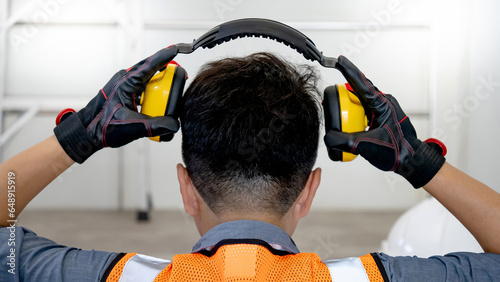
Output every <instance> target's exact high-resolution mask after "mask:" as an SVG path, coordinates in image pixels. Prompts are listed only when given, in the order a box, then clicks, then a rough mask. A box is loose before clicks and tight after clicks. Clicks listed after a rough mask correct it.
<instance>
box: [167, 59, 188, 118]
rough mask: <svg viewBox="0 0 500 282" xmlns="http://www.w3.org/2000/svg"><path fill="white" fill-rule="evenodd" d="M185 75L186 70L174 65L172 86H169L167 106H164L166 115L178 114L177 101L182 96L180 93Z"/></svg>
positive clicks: (182, 89) (184, 82)
mask: <svg viewBox="0 0 500 282" xmlns="http://www.w3.org/2000/svg"><path fill="white" fill-rule="evenodd" d="M186 77H187V73H186V70H185V69H184V68H182V67H180V66H178V67H176V69H175V73H174V77H173V79H172V86H171V88H170V95H169V96H168V102H167V107H166V108H165V115H166V116H167V115H169V116H174V117H178V116H179V106H180V104H179V103H180V101H181V98H182V93H183V92H184V85H185V84H186Z"/></svg>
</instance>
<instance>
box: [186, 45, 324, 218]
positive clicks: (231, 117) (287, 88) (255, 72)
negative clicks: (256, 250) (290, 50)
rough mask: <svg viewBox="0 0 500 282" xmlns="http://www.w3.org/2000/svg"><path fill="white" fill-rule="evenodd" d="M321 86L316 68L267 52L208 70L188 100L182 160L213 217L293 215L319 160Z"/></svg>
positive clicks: (195, 83)
mask: <svg viewBox="0 0 500 282" xmlns="http://www.w3.org/2000/svg"><path fill="white" fill-rule="evenodd" d="M316 83H317V76H316V74H315V72H314V70H313V69H312V68H311V67H308V66H293V65H291V64H289V63H287V62H285V61H284V60H282V59H280V58H278V57H276V56H274V55H272V54H269V53H258V54H253V55H250V56H247V57H243V58H228V59H223V60H219V61H215V62H211V63H208V64H207V65H205V66H203V67H202V69H201V70H200V72H199V74H198V75H197V77H196V78H195V79H194V81H193V82H192V83H191V85H190V86H189V88H188V89H187V91H186V93H185V94H184V97H183V99H184V110H183V114H182V115H181V123H182V133H183V134H182V154H183V158H184V162H185V164H186V168H187V171H188V172H189V175H190V177H191V179H192V181H193V184H194V186H195V187H196V189H197V191H198V192H199V194H200V195H201V197H202V198H203V200H204V201H205V202H206V203H207V205H208V206H209V207H210V209H211V210H212V211H213V212H214V213H215V214H224V213H230V212H238V213H244V212H255V211H258V212H268V213H272V214H277V215H281V216H282V215H284V214H285V213H286V212H287V211H288V210H289V209H290V207H291V205H292V204H293V202H294V201H295V200H296V199H297V197H298V195H299V194H300V193H301V191H302V189H303V188H304V186H305V184H306V182H307V180H308V177H309V174H310V172H311V170H312V167H313V165H314V163H315V161H316V155H317V149H318V138H319V126H320V121H319V117H320V114H319V111H320V106H319V97H320V95H319V94H318V91H317V88H316Z"/></svg>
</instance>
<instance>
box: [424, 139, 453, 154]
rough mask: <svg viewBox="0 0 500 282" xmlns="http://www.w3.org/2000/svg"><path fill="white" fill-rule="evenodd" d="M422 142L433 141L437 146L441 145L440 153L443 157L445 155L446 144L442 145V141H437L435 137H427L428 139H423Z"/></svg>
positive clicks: (446, 150) (446, 151)
mask: <svg viewBox="0 0 500 282" xmlns="http://www.w3.org/2000/svg"><path fill="white" fill-rule="evenodd" d="M424 142H425V143H427V144H429V143H434V144H436V145H438V146H439V147H441V150H442V152H441V155H442V156H443V157H444V156H446V154H447V153H448V149H446V145H444V143H443V142H441V141H439V140H438V139H436V138H429V139H427V140H425V141H424Z"/></svg>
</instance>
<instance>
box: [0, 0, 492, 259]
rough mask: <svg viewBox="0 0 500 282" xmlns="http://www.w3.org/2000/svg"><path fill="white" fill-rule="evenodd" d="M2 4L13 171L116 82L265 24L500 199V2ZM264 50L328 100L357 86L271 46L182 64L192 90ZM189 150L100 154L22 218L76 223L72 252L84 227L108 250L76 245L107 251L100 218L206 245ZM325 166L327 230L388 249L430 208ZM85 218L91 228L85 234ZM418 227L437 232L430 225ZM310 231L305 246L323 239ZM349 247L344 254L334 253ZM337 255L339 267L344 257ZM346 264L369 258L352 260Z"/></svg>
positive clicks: (389, 180) (3, 84) (227, 49)
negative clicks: (355, 72)
mask: <svg viewBox="0 0 500 282" xmlns="http://www.w3.org/2000/svg"><path fill="white" fill-rule="evenodd" d="M0 5H1V6H0V27H1V41H0V42H1V44H0V133H1V137H0V146H1V147H0V150H1V151H0V157H1V160H2V161H3V160H6V159H8V158H9V157H11V156H13V155H15V154H16V153H18V152H20V151H22V150H24V149H26V148H28V147H29V146H31V145H34V144H36V143H38V142H39V141H41V140H43V139H45V138H47V137H48V136H50V135H51V134H52V130H53V127H54V125H55V124H54V121H55V117H56V115H57V114H58V113H59V112H60V111H61V110H62V109H64V108H68V107H71V108H74V109H76V110H78V109H80V108H82V107H84V106H85V105H86V103H87V102H88V101H89V100H90V99H91V98H93V97H94V96H95V95H96V94H97V92H98V90H99V89H100V88H101V87H102V86H103V85H104V84H105V83H106V82H107V81H108V80H109V79H110V78H111V76H112V75H113V74H114V73H115V72H116V71H118V70H120V69H124V68H128V67H129V66H131V65H133V64H135V63H136V62H138V61H140V60H142V59H143V58H145V57H147V56H149V55H151V54H152V53H154V52H155V51H157V50H159V49H161V48H164V47H166V46H169V45H171V44H175V43H180V42H191V41H192V40H193V39H195V38H197V37H199V36H200V35H202V34H203V33H205V32H206V31H207V30H209V29H210V28H212V27H213V26H215V25H218V24H220V23H222V22H225V21H228V20H233V19H238V18H247V17H261V18H269V19H273V20H277V21H281V22H283V23H286V24H288V25H290V26H292V27H295V28H296V29H298V30H300V31H302V32H303V33H305V34H306V35H307V36H308V37H309V38H310V39H312V40H313V41H314V42H315V44H316V46H317V47H318V49H319V50H322V51H323V52H324V54H325V55H327V56H334V57H336V56H338V55H341V54H342V55H345V56H347V57H348V58H349V59H350V60H351V61H353V62H354V63H355V64H356V65H357V66H358V67H359V68H360V69H361V70H363V72H364V73H365V74H366V76H367V77H368V78H370V79H371V80H372V81H373V82H374V84H375V85H377V86H378V88H379V89H380V90H382V91H383V92H384V93H391V94H393V95H395V96H396V97H397V99H398V100H399V102H400V104H401V106H402V108H403V109H404V110H405V112H406V113H407V114H408V115H409V117H410V118H411V120H412V122H413V124H414V125H415V127H416V129H417V132H418V134H419V138H420V139H422V140H425V139H427V138H429V137H434V138H438V139H440V140H442V141H443V142H444V143H445V144H446V145H447V147H448V155H447V160H448V161H449V162H450V163H451V164H453V165H454V166H457V167H458V168H460V169H462V170H464V171H465V172H467V173H468V174H470V175H472V176H473V177H475V178H477V179H479V180H481V181H482V182H484V183H485V184H487V185H489V186H491V187H492V188H494V189H496V190H497V191H500V188H499V185H498V184H499V183H500V174H499V173H498V169H499V166H498V165H497V160H498V159H500V150H499V149H498V146H497V141H496V140H498V138H499V137H500V135H499V133H498V132H497V131H496V130H497V129H498V128H499V126H498V125H495V124H496V120H497V117H496V116H494V114H495V110H496V109H497V108H498V107H499V106H500V97H499V96H500V95H499V94H500V68H499V67H498V63H499V62H500V53H499V52H498V50H500V25H499V24H498V20H497V16H498V15H497V13H498V11H500V3H499V2H498V1H494V0H479V1H466V0H455V1H451V0H439V1H431V0H423V1H411V0H375V1H374V0H371V1H368V0H357V1H340V0H335V1H333V0H309V1H295V0H293V1H290V0H274V1H265V0H253V1H250V0H205V1H202V0H192V1H189V0H186V1H171V0H163V1H161V0H143V1H138V0H136V1H134V0H86V1H83V0H0ZM259 51H270V52H274V53H277V54H280V55H281V56H283V57H285V58H287V59H289V60H291V61H293V62H297V63H309V64H312V65H316V66H318V70H319V71H321V74H322V81H321V85H320V88H321V89H323V88H324V87H326V86H328V85H331V84H336V83H344V82H345V80H344V79H343V77H342V76H341V75H340V73H339V72H337V71H336V70H334V69H323V68H319V64H317V63H313V62H309V61H306V60H305V59H304V58H303V57H302V56H301V55H299V54H298V53H296V52H295V51H294V50H291V49H289V48H288V47H286V46H284V45H282V44H279V43H277V42H275V41H271V40H268V39H257V38H246V39H239V40H235V41H231V42H228V43H225V44H223V45H220V46H217V47H215V48H214V49H211V50H197V51H195V52H194V53H193V54H190V55H182V54H181V55H179V56H178V57H177V58H176V59H175V60H176V61H177V62H178V63H179V64H181V65H182V66H183V67H184V68H185V69H186V70H187V71H188V73H189V75H190V77H191V79H189V80H188V82H187V83H188V84H189V83H190V81H191V80H192V77H194V76H195V75H196V73H197V71H198V69H199V67H200V66H201V65H202V64H204V63H206V62H208V61H211V60H217V59H220V58H223V57H228V56H243V55H247V54H250V53H253V52H259ZM180 140H181V136H180V133H179V134H177V135H176V137H175V138H174V140H173V141H172V142H170V143H161V144H160V143H156V142H152V141H149V140H147V139H145V140H140V141H138V142H134V143H133V144H130V145H128V146H126V147H124V148H120V149H106V150H101V151H99V152H98V153H96V154H95V155H94V156H93V157H92V158H90V159H89V160H88V161H87V162H85V163H84V164H83V165H77V164H75V165H74V166H72V167H71V168H70V169H69V170H68V171H66V172H65V173H64V174H63V175H61V176H60V177H59V178H58V179H56V180H55V181H54V182H53V183H52V184H50V186H49V187H48V188H47V189H45V190H44V191H43V192H42V193H40V194H39V195H38V197H37V198H36V199H34V200H33V201H32V202H31V203H30V205H29V206H28V207H27V209H26V214H27V215H30V216H27V215H26V216H25V215H23V216H24V217H23V218H22V219H23V220H26V223H27V224H32V225H36V224H37V222H40V221H43V220H44V219H43V218H45V220H49V221H48V222H50V223H51V224H50V228H49V229H51V228H57V227H54V226H57V225H58V224H56V223H59V222H60V221H61V220H63V219H55V217H57V216H63V217H64V216H66V217H67V218H65V219H64V220H65V221H64V220H63V221H64V222H67V223H68V224H69V223H70V222H73V223H72V224H74V225H71V224H69V225H68V224H67V225H62V226H66V228H67V227H68V226H71V228H67V231H68V233H65V232H62V231H61V230H60V229H59V231H57V232H56V233H57V234H59V235H60V236H59V237H61V238H60V239H61V240H62V241H63V243H65V242H66V243H68V244H71V242H70V241H64V240H69V239H71V238H73V239H74V238H75V235H74V233H71V230H73V231H74V229H73V228H78V226H81V225H80V224H79V222H86V224H85V228H86V229H88V230H90V232H93V231H92V230H95V234H94V235H95V236H96V237H88V236H90V235H88V234H87V235H88V236H87V235H85V236H87V237H85V236H84V235H80V237H82V238H81V239H82V240H81V241H79V242H77V243H74V244H79V246H82V247H89V248H98V247H96V246H95V240H93V239H88V238H100V237H99V236H100V234H101V233H99V230H101V231H102V227H95V228H94V229H92V228H93V226H94V224H96V222H99V219H100V218H107V219H108V220H109V221H106V222H105V223H104V224H105V225H107V226H110V225H109V224H110V223H109V222H117V221H116V218H120V217H123V216H124V218H127V219H123V220H124V222H125V223H124V224H123V225H130V226H133V228H146V227H145V226H144V225H135V224H136V223H135V221H134V220H135V217H136V215H134V213H135V212H137V211H140V212H149V211H153V215H154V214H155V213H157V214H158V216H153V223H150V224H154V222H155V221H154V220H155V219H158V218H161V217H162V215H165V214H168V216H170V217H171V218H172V220H178V221H179V222H180V223H179V224H177V225H176V227H175V228H177V229H179V230H183V229H184V228H185V227H186V226H187V227H186V228H187V229H191V230H190V231H192V232H191V233H194V235H193V237H189V238H193V240H194V239H196V231H195V229H194V225H193V224H192V222H191V221H190V219H189V218H188V217H187V215H186V214H185V213H184V212H183V208H182V202H181V198H180V193H179V192H178V184H177V177H176V171H175V165H176V164H177V163H179V162H182V158H181V153H180V145H181V144H180V143H181V142H180ZM317 166H318V167H322V168H323V171H324V173H323V179H322V185H321V187H320V189H319V191H318V193H317V197H316V199H315V202H314V204H313V214H314V213H316V214H315V215H317V217H316V218H320V216H323V217H324V218H325V219H326V220H327V219H329V218H338V217H337V216H334V215H339V216H340V215H343V216H349V215H350V216H353V217H352V219H351V220H347V221H346V222H347V223H348V225H349V223H350V224H359V226H360V228H362V229H361V230H358V229H357V231H353V232H357V233H358V234H370V232H373V231H370V230H373V229H377V228H379V229H378V231H377V232H378V233H377V234H378V235H376V236H375V235H374V236H375V237H374V238H378V239H373V238H372V239H370V240H371V241H373V244H375V246H376V245H379V244H380V239H382V238H385V237H386V235H387V232H388V231H389V229H390V226H391V225H392V223H393V222H394V221H395V219H396V218H398V216H399V215H400V214H401V213H402V212H403V211H405V210H407V209H409V208H410V207H413V206H415V205H417V204H419V203H421V202H422V201H423V200H425V199H427V198H428V195H426V193H425V191H423V189H419V190H415V189H413V188H412V187H411V186H410V185H409V184H408V183H406V182H405V180H404V179H403V178H401V177H399V176H397V175H395V174H392V173H384V172H381V171H378V170H377V169H376V168H373V167H372V166H371V165H370V164H369V163H368V162H366V161H365V160H364V159H362V158H357V159H356V160H354V161H353V162H350V163H333V162H331V161H330V160H329V159H328V156H327V154H326V149H325V148H324V145H323V144H320V154H319V158H318V161H317ZM19 177H22V176H19ZM62 211H64V213H63V212H62ZM83 211H85V212H83ZM44 212H46V213H44ZM96 212H97V213H96ZM49 215H50V216H49ZM86 215H88V216H89V217H90V218H93V219H89V220H88V221H84V219H82V216H86ZM111 215H114V216H115V217H113V216H111ZM375 215H380V217H378V218H374V216H375ZM44 216H45V217H44ZM110 216H111V217H110ZM47 218H49V219H47ZM128 218H130V221H128ZM431 218H432V216H431ZM321 220H322V219H320V220H319V221H321ZM377 220H382V221H383V222H382V221H381V222H378V221H377ZM118 222H119V221H118ZM156 222H157V224H158V221H156ZM328 222H329V221H328V220H327V221H326V222H322V224H328ZM353 222H354V223H353ZM376 222H378V223H376ZM59 224H62V223H59ZM332 224H333V223H332ZM418 224H422V225H423V226H427V224H426V221H422V222H420V223H418ZM163 225H165V226H170V227H168V228H167V229H169V228H172V227H171V226H172V225H171V224H170V223H168V222H167V221H166V220H163V219H162V220H161V221H160V226H157V227H154V228H158V229H154V230H160V231H158V232H161V230H162V228H161V226H163ZM306 225H307V224H306ZM307 226H309V227H308V228H304V229H303V231H300V230H299V231H298V232H303V233H299V235H297V236H299V237H300V236H302V235H301V234H304V236H305V234H309V233H314V232H312V231H311V229H310V228H313V227H311V226H310V225H307ZM363 226H365V227H366V228H364V229H363ZM27 227H32V226H27ZM39 228H42V229H43V228H47V226H46V225H44V224H40V227H39ZM62 228H64V227H62ZM148 228H152V227H148ZM33 229H35V231H37V230H36V228H34V227H33ZM49 229H47V231H46V232H50V230H49ZM112 229H113V228H112ZM118 229H119V228H118ZM55 230H57V229H55ZM113 230H116V228H115V229H113ZM336 230H339V229H336ZM340 230H342V228H340ZM345 230H348V229H345ZM349 230H350V229H349ZM44 232H45V231H44ZM110 232H111V231H110ZM150 232H154V231H150ZM332 232H333V231H331V230H330V231H327V230H325V231H324V233H321V232H320V233H316V234H317V235H316V237H309V239H307V240H309V244H311V245H308V247H307V249H308V250H309V251H314V250H315V248H319V249H321V250H323V251H325V250H330V249H325V248H324V247H321V246H323V245H327V243H328V241H332V240H333V241H335V240H336V239H332V238H331V234H333V233H332ZM366 232H368V233H366ZM39 233H40V232H39ZM123 233H127V232H125V231H124V232H122V234H123ZM57 234H56V235H57ZM179 234H180V235H179ZM179 234H178V237H179V236H180V237H182V236H183V235H182V232H180V233H179ZM318 234H319V235H318ZM321 234H324V235H321ZM42 235H44V234H42ZM49 235H50V234H49ZM49 235H47V236H49ZM54 236H55V235H54ZM329 236H330V237H329ZM367 236H368V237H369V235H367ZM377 236H378V237H377ZM59 237H58V238H59ZM76 237H78V236H76ZM111 237H112V236H111ZM347 237H349V236H347ZM85 238H87V239H85ZM133 238H134V237H133V236H131V240H132V241H133ZM174 238H175V237H174ZM311 238H312V239H311ZM77 239H78V238H77ZM184 239H185V238H184ZM311 240H312V241H311ZM339 240H340V239H339ZM87 241H88V242H90V243H89V244H88V245H86V242H87ZM112 241H113V240H112V239H110V240H109V241H108V242H106V243H105V244H104V245H106V246H109V245H110V244H111V245H112V243H113V242H112ZM311 242H312V243H311ZM193 243H194V241H193ZM93 244H94V245H93ZM304 244H308V243H304ZM338 244H342V242H333V245H335V246H337V245H338ZM299 245H300V244H299ZM330 245H331V244H330ZM358 245H359V244H358ZM133 246H134V247H135V250H136V251H137V249H138V248H141V245H140V242H139V243H138V245H133ZM318 246H319V247H318ZM353 246H356V244H355V243H353ZM371 246H372V247H373V245H371ZM129 247H130V246H129ZM167 248H168V247H167ZM369 248H370V247H369ZM111 249H112V248H111ZM375 250H376V249H366V251H364V252H365V253H367V252H370V251H375ZM115 251H119V250H115ZM139 251H140V250H139ZM147 251H148V250H146V251H145V252H147ZM174 251H177V250H174ZM151 252H152V253H151ZM332 252H333V251H332ZM335 252H336V253H335ZM335 252H333V253H334V254H333V256H336V255H344V253H343V252H340V253H339V252H337V251H335ZM345 253H346V254H351V255H358V253H357V251H352V250H351V251H346V252H345ZM149 254H152V255H164V254H167V255H168V254H170V253H169V252H167V253H163V252H161V253H156V252H155V248H154V247H152V248H151V251H150V252H149ZM362 254H363V253H360V255H362ZM326 255H327V256H332V253H330V252H329V251H328V252H326Z"/></svg>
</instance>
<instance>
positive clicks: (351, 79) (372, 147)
mask: <svg viewBox="0 0 500 282" xmlns="http://www.w3.org/2000/svg"><path fill="white" fill-rule="evenodd" d="M336 68H337V69H338V70H340V71H341V72H342V74H343V75H344V77H345V78H346V79H347V81H348V83H349V84H350V85H351V87H352V88H353V90H354V94H356V96H358V98H359V99H360V101H361V104H362V105H363V108H364V109H365V113H366V115H367V117H368V122H369V124H370V129H369V130H368V131H363V132H357V133H345V132H340V131H336V130H333V129H332V128H326V135H325V144H326V146H327V148H328V150H340V151H344V152H349V153H353V154H359V155H361V156H363V157H364V158H365V159H366V160H368V161H369V162H370V163H371V164H372V165H374V166H375V167H377V168H379V169H381V170H383V171H394V172H396V173H398V174H400V175H402V176H403V177H404V178H406V179H407V180H408V181H409V182H410V183H411V184H412V185H413V187H415V188H419V187H422V186H424V185H425V184H427V183H428V182H429V181H430V180H431V179H432V178H433V177H434V175H436V173H437V172H438V171H439V169H440V168H441V166H443V164H444V162H445V158H444V157H443V156H442V155H441V153H442V152H440V151H441V150H440V147H439V146H436V145H435V144H427V143H425V142H422V141H420V140H419V139H418V138H417V133H416V132H415V129H414V128H413V125H412V124H411V122H410V119H409V118H408V116H406V114H405V113H404V112H403V110H402V109H401V107H400V106H399V104H398V102H397V101H396V99H395V98H394V97H392V96H391V95H388V94H387V95H385V94H383V93H382V92H380V91H379V90H378V89H377V87H375V86H374V85H373V84H372V83H371V81H370V80H368V79H367V78H366V77H365V76H364V74H363V73H362V72H361V71H360V70H359V69H358V68H357V67H356V66H355V65H354V64H352V63H351V62H350V61H349V60H348V59H347V58H345V57H342V56H341V57H339V59H338V63H337V66H336ZM331 100H332V97H331V96H330V95H328V93H325V99H324V104H323V105H324V106H325V107H327V106H328V105H329V103H331ZM329 113H330V111H327V110H325V119H326V122H325V125H326V126H327V127H328V126H329V124H331V122H329V121H330V120H331V118H332V117H331V116H328V115H329Z"/></svg>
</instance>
